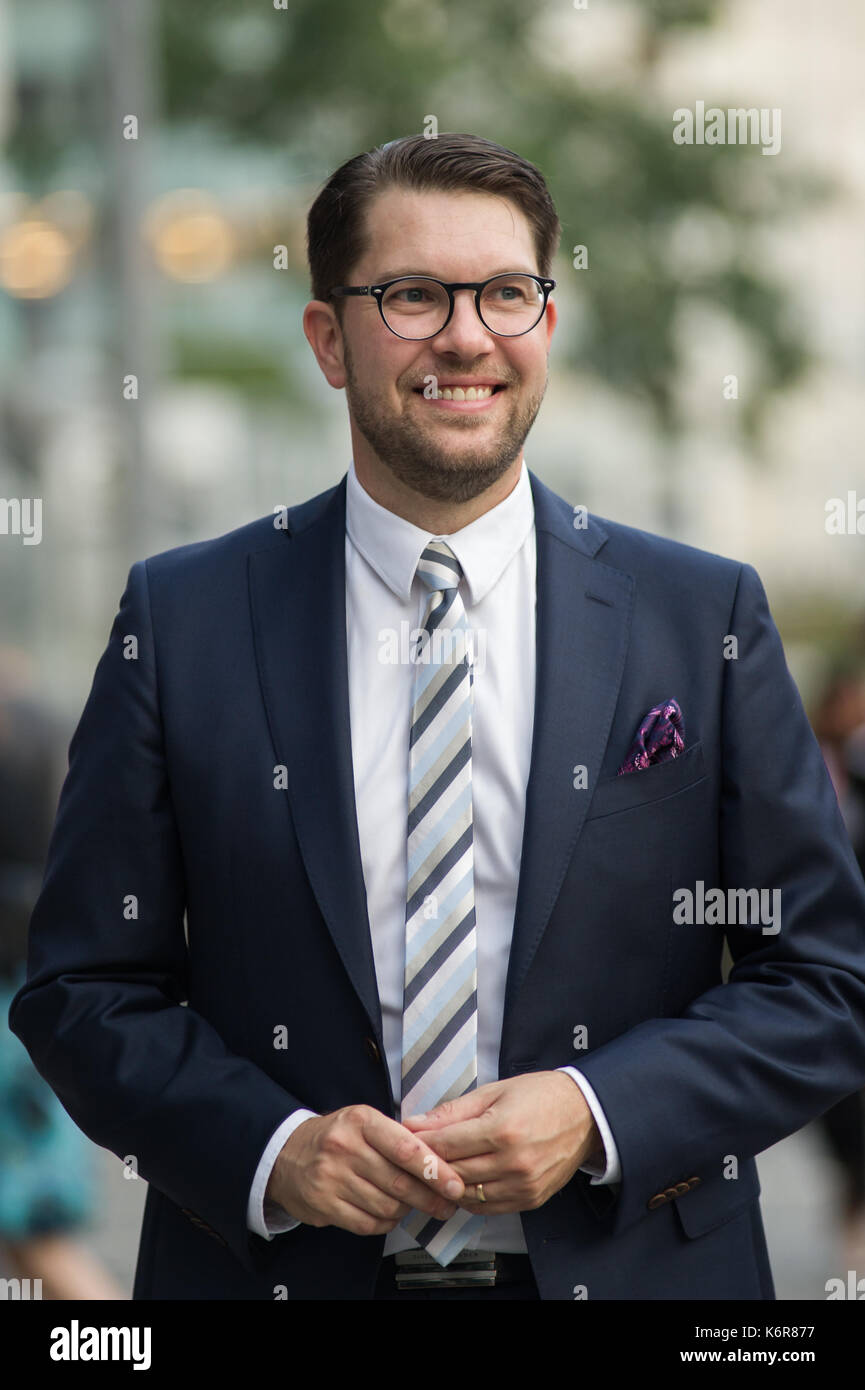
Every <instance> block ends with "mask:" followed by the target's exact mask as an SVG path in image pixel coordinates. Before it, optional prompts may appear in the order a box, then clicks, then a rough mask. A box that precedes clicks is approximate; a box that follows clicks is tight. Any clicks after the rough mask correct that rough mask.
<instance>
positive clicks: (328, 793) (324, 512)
mask: <svg viewBox="0 0 865 1390" xmlns="http://www.w3.org/2000/svg"><path fill="white" fill-rule="evenodd" d="M345 492H346V479H345V477H343V479H342V481H341V482H340V483H339V484H338V485H337V487H336V488H335V489H334V490H333V492H332V493H331V494H330V497H329V500H327V501H326V503H325V505H324V507H323V508H322V509H321V510H320V511H318V512H317V513H315V514H313V516H312V519H311V520H310V519H309V515H308V511H307V515H306V516H305V515H304V509H303V508H302V509H300V513H299V515H298V513H297V512H296V513H295V519H294V525H292V527H291V530H290V531H287V532H283V533H282V534H281V537H280V540H281V542H282V543H280V544H276V545H273V546H270V547H269V548H267V549H266V550H261V551H258V552H256V553H254V554H252V555H251V556H250V601H251V605H252V619H253V628H254V633H255V645H256V652H257V656H258V663H259V675H260V679H261V687H262V693H263V696H264V702H265V705H266V708H267V715H268V720H269V723H270V730H271V736H272V739H273V745H274V750H275V754H276V761H277V763H283V764H284V765H285V767H286V769H287V781H288V799H287V802H286V811H287V813H288V814H290V816H291V819H292V822H293V824H294V829H295V833H296V835H297V839H298V843H299V845H300V850H301V854H302V855H303V861H304V864H305V866H306V871H307V874H308V875H309V881H310V884H311V885H312V890H313V892H314V893H315V896H316V899H317V901H318V904H319V907H320V908H321V911H322V914H323V916H324V919H325V922H326V923H327V926H328V929H329V931H330V933H331V936H332V937H333V941H334V944H335V946H336V949H337V950H338V952H339V954H340V957H341V958H342V962H343V964H344V966H345V968H346V970H347V972H348V975H349V977H350V979H351V981H352V984H353V985H354V988H355V990H356V991H357V993H358V995H359V996H360V999H361V1001H362V1002H363V1005H364V1007H365V1009H366V1011H367V1014H368V1016H369V1019H370V1023H371V1024H372V1026H373V1028H374V1030H375V1035H376V1037H377V1038H378V1040H379V1043H381V1005H380V1003H379V997H378V986H377V984H376V976H375V960H374V957H373V952H372V940H371V936H370V928H369V918H368V915H367V905H366V887H365V884H364V879H363V864H362V861H361V854H360V840H359V837H358V830H357V811H356V806H355V795H354V771H353V766H352V753H351V719H350V712H349V701H348V655H347V647H346V634H345ZM316 501H317V499H313V502H316ZM308 505H309V506H311V505H312V504H308ZM319 505H320V504H319Z"/></svg>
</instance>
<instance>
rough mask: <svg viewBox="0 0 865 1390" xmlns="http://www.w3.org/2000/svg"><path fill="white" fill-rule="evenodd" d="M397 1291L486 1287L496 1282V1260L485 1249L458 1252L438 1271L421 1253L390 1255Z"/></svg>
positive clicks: (422, 1252) (493, 1255)
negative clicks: (391, 1256) (394, 1266)
mask: <svg viewBox="0 0 865 1390" xmlns="http://www.w3.org/2000/svg"><path fill="white" fill-rule="evenodd" d="M394 1260H395V1262H396V1286H397V1288H398V1289H468V1288H478V1287H481V1288H489V1287H490V1286H491V1285H493V1284H494V1283H495V1282H496V1257H495V1253H494V1252H493V1251H488V1250H461V1251H460V1253H459V1254H458V1255H455V1256H454V1258H453V1259H452V1260H451V1262H450V1264H449V1265H447V1266H446V1267H445V1268H442V1266H441V1265H440V1264H438V1263H437V1262H436V1261H435V1260H434V1259H433V1257H432V1255H428V1254H427V1252H426V1251H425V1250H400V1251H399V1253H398V1254H396V1255H394Z"/></svg>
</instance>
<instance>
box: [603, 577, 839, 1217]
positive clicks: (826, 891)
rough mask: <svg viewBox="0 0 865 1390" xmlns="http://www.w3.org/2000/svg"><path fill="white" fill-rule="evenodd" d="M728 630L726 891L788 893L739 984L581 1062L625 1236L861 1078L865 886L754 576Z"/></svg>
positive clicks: (738, 934) (735, 954)
mask: <svg viewBox="0 0 865 1390" xmlns="http://www.w3.org/2000/svg"><path fill="white" fill-rule="evenodd" d="M727 631H728V633H732V634H734V635H736V636H737V638H738V658H737V659H736V660H732V659H731V660H729V661H727V662H725V663H724V666H725V670H724V673H723V681H724V692H723V716H722V727H721V730H720V749H719V750H718V753H719V756H720V763H721V777H720V796H719V806H718V833H719V851H720V865H721V881H720V883H719V884H718V885H717V886H719V887H722V888H725V889H726V888H727V887H735V888H757V889H762V888H765V889H769V890H773V889H780V893H781V898H780V903H781V926H780V931H778V932H777V933H776V934H770V933H766V932H764V931H763V930H762V927H761V926H760V925H759V924H758V925H751V926H749V925H747V924H746V925H736V926H730V925H728V926H727V929H726V935H727V940H728V944H729V947H730V952H731V955H732V958H733V962H734V964H733V967H732V969H731V971H730V975H729V978H728V980H727V982H726V983H725V984H721V985H717V986H715V987H713V988H711V989H709V990H708V991H707V992H706V993H704V994H702V995H700V997H698V998H695V999H694V1000H693V1001H692V1002H691V1003H690V1004H689V1005H688V1006H687V1007H686V1008H685V1009H684V1011H683V1012H682V1013H681V1015H680V1016H678V1017H670V1018H654V1019H649V1020H647V1021H645V1022H642V1023H640V1024H638V1025H637V1026H636V1027H634V1028H632V1029H630V1030H629V1031H627V1032H626V1033H624V1034H622V1035H620V1036H619V1037H618V1038H615V1039H613V1040H611V1041H610V1042H608V1043H606V1044H604V1045H603V1046H601V1047H599V1048H598V1049H597V1050H596V1051H594V1052H589V1053H588V1054H586V1056H585V1057H584V1058H582V1059H581V1062H580V1069H581V1071H582V1072H584V1073H585V1075H586V1077H587V1078H588V1080H589V1083H590V1085H591V1086H592V1087H593V1088H594V1090H595V1091H596V1092H597V1095H598V1098H599V1100H600V1102H601V1105H602V1106H603V1109H604V1112H605V1114H606V1116H607V1119H608V1121H609V1124H610V1126H611V1128H612V1130H613V1132H614V1134H615V1136H616V1144H617V1148H618V1151H619V1157H620V1161H621V1170H622V1186H621V1188H620V1190H619V1198H618V1201H617V1202H616V1204H615V1205H614V1208H613V1210H612V1213H611V1215H612V1219H613V1221H614V1227H613V1229H614V1230H615V1231H619V1230H622V1229H625V1228H626V1227H628V1226H630V1225H632V1224H633V1223H634V1222H636V1221H638V1220H641V1219H652V1211H651V1210H650V1209H649V1208H648V1205H647V1204H648V1202H649V1200H650V1199H651V1198H652V1197H653V1195H654V1194H655V1193H658V1192H662V1191H663V1190H664V1189H665V1188H667V1187H669V1186H671V1185H675V1184H676V1183H677V1182H681V1181H682V1180H683V1179H688V1178H690V1177H691V1176H692V1175H695V1176H697V1177H701V1178H702V1179H704V1180H705V1179H706V1178H711V1177H715V1176H717V1175H720V1174H721V1173H722V1165H724V1164H725V1163H726V1162H727V1160H728V1156H735V1157H737V1158H738V1159H739V1161H741V1160H742V1159H744V1158H746V1157H750V1156H753V1155H755V1154H758V1153H760V1152H761V1151H762V1150H764V1149H766V1148H768V1147H769V1146H770V1145H772V1144H775V1143H777V1142H778V1141H779V1140H781V1139H783V1138H785V1137H786V1136H787V1135H789V1134H791V1133H793V1132H794V1131H795V1130H797V1129H799V1128H801V1126H802V1125H804V1124H805V1123H806V1122H807V1121H809V1120H811V1119H813V1118H814V1117H816V1116H818V1115H820V1114H822V1113H823V1112H824V1111H826V1110H827V1109H828V1108H829V1107H830V1106H831V1105H833V1104H834V1103H835V1102H836V1101H838V1100H839V1099H841V1098H842V1097H843V1096H845V1095H848V1094H850V1093H851V1092H853V1091H855V1090H856V1089H857V1088H858V1087H861V1086H862V1085H863V1083H865V884H863V880H862V875H861V874H860V872H859V869H858V867H857V864H856V861H855V858H854V855H853V852H852V849H851V847H850V842H849V839H848V837H847V834H846V832H845V829H844V824H843V822H842V819H841V814H840V811H839V808H838V803H837V800H836V797H835V793H834V791H833V788H832V784H831V782H830V779H829V776H828V773H827V771H826V767H825V765H824V762H823V759H822V756H821V754H820V750H819V747H818V745H817V742H816V740H815V738H814V736H813V734H812V732H811V729H810V726H809V724H808V720H807V718H806V715H805V712H804V710H803V708H802V703H801V700H800V698H799V694H798V691H797V689H796V686H795V684H794V682H793V680H792V678H791V676H790V673H789V671H788V669H787V665H786V661H785V658H784V652H783V648H782V645H781V639H780V637H779V634H778V631H777V629H776V627H775V624H774V622H773V621H772V618H771V615H770V613H769V608H768V604H767V601H766V595H765V592H764V589H763V586H762V584H761V582H760V579H759V576H758V575H757V573H756V571H755V570H754V569H753V568H752V567H751V566H750V565H743V566H742V568H741V572H740V575H739V582H738V585H737V590H736V596H735V600H734V604H733V611H732V614H731V617H730V620H729V626H728V629H727ZM718 640H719V646H720V640H721V639H720V635H719V639H718ZM686 718H687V711H686ZM634 775H636V776H639V775H640V774H639V773H637V774H634ZM681 886H683V887H687V886H690V888H691V889H692V890H693V889H694V886H695V885H694V884H693V883H691V884H690V885H688V883H687V881H686V882H685V883H684V884H683V885H681ZM709 886H710V885H708V884H706V885H705V887H706V891H708V889H709ZM712 886H715V885H712ZM671 911H672V904H671ZM673 929H674V930H677V931H705V930H708V929H709V928H708V927H701V926H699V925H687V926H686V925H680V926H675V927H674V928H673ZM715 930H717V928H715ZM681 1200H682V1201H684V1202H687V1201H688V1197H687V1196H685V1197H683V1198H682V1199H681Z"/></svg>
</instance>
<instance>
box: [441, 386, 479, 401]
mask: <svg viewBox="0 0 865 1390" xmlns="http://www.w3.org/2000/svg"><path fill="white" fill-rule="evenodd" d="M492 394H493V388H492V386H467V387H466V389H465V390H463V388H462V387H461V386H454V387H450V386H443V387H442V389H441V390H440V391H438V392H437V393H436V399H437V400H440V401H485V400H486V398H487V397H488V396H491V395H492Z"/></svg>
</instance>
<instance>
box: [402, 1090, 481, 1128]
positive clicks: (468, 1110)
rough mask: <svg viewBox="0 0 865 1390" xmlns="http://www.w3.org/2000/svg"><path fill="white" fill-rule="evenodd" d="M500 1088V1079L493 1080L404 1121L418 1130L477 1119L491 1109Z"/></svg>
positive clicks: (409, 1126) (407, 1126)
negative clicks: (486, 1084) (423, 1113)
mask: <svg viewBox="0 0 865 1390" xmlns="http://www.w3.org/2000/svg"><path fill="white" fill-rule="evenodd" d="M500 1089H501V1084H500V1082H498V1081H493V1082H491V1083H490V1084H489V1085H488V1086H477V1087H476V1088H475V1089H474V1090H473V1091H466V1093H465V1095H464V1096H458V1097H457V1099H456V1100H446V1101H443V1102H442V1104H441V1105H437V1106H436V1107H435V1109H434V1110H428V1111H427V1112H426V1114H425V1115H409V1117H408V1119H406V1120H403V1122H402V1123H403V1124H404V1125H405V1127H406V1129H410V1130H412V1131H417V1130H419V1129H439V1128H441V1127H443V1126H444V1125H452V1124H456V1123H457V1122H458V1121H460V1120H473V1119H477V1117H478V1116H480V1115H483V1113H484V1111H485V1110H488V1109H489V1107H490V1106H491V1105H492V1103H493V1101H494V1100H495V1099H496V1096H497V1095H498V1093H499V1091H500Z"/></svg>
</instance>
